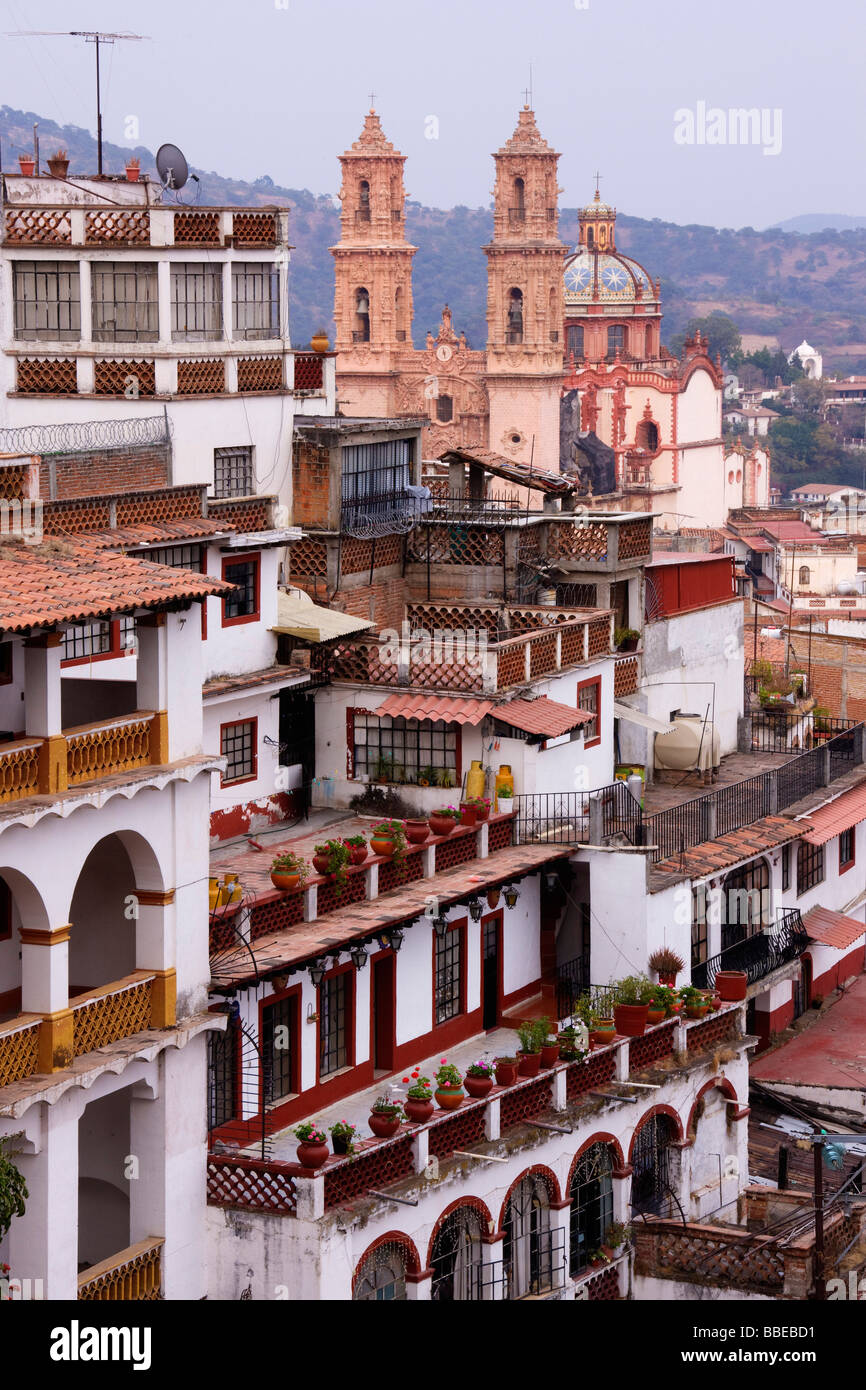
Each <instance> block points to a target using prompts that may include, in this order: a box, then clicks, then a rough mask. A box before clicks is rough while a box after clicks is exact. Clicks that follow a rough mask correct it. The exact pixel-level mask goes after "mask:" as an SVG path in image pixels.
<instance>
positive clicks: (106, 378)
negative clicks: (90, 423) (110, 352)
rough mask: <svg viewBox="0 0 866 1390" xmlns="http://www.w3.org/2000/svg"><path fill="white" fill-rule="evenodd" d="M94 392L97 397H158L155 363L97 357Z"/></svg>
mask: <svg viewBox="0 0 866 1390" xmlns="http://www.w3.org/2000/svg"><path fill="white" fill-rule="evenodd" d="M93 390H94V391H95V393H96V395H97V396H126V395H127V393H128V392H131V393H132V398H134V397H135V394H136V392H137V393H138V395H139V396H155V395H156V369H155V367H154V364H153V362H146V361H128V360H127V359H125V358H119V359H118V358H112V357H97V359H96V361H95V362H94V364H93Z"/></svg>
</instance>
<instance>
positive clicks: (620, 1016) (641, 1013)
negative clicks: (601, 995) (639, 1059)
mask: <svg viewBox="0 0 866 1390" xmlns="http://www.w3.org/2000/svg"><path fill="white" fill-rule="evenodd" d="M648 1012H649V1006H648V1005H647V1004H615V1005H614V1010H613V1017H614V1023H615V1024H616V1031H617V1032H618V1033H619V1034H620V1036H621V1037H623V1038H640V1037H642V1036H643V1034H644V1031H645V1029H646V1018H647V1013H648Z"/></svg>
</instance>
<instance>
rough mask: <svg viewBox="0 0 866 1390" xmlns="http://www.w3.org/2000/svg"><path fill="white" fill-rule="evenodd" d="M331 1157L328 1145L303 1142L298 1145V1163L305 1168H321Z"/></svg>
mask: <svg viewBox="0 0 866 1390" xmlns="http://www.w3.org/2000/svg"><path fill="white" fill-rule="evenodd" d="M330 1157H331V1151H330V1149H329V1148H328V1146H327V1144H306V1143H304V1141H303V1140H301V1142H300V1144H299V1145H298V1162H299V1163H300V1164H301V1165H302V1167H304V1168H321V1166H322V1164H323V1163H327V1161H328V1159H329V1158H330Z"/></svg>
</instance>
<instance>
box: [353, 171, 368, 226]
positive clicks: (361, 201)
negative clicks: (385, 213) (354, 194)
mask: <svg viewBox="0 0 866 1390" xmlns="http://www.w3.org/2000/svg"><path fill="white" fill-rule="evenodd" d="M356 220H357V221H358V222H369V221H370V184H369V182H368V180H367V179H362V180H361V182H360V184H359V186H358V216H357V219H356Z"/></svg>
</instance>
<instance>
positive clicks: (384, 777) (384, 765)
mask: <svg viewBox="0 0 866 1390" xmlns="http://www.w3.org/2000/svg"><path fill="white" fill-rule="evenodd" d="M393 780H394V759H393V758H392V757H390V756H389V755H388V754H387V753H382V754H381V755H380V757H379V758H378V760H377V762H376V771H375V773H374V774H373V781H374V782H393Z"/></svg>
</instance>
